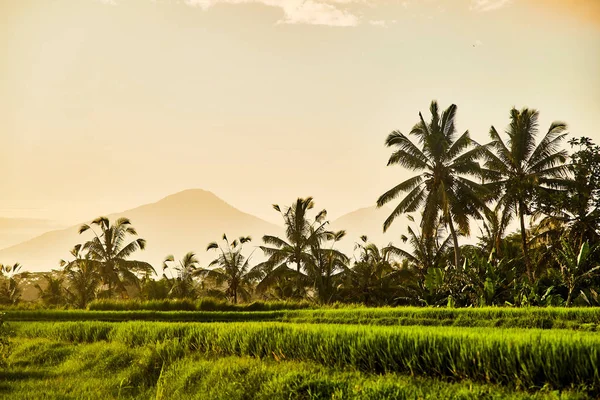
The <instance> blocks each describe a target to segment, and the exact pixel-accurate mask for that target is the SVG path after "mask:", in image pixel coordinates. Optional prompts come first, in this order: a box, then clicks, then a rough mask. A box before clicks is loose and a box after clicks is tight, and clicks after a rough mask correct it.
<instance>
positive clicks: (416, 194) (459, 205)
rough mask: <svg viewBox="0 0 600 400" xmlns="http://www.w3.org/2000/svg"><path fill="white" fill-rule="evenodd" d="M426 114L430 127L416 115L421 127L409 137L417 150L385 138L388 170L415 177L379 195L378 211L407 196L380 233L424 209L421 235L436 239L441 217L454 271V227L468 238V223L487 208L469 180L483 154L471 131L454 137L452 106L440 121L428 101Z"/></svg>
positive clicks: (395, 137)
mask: <svg viewBox="0 0 600 400" xmlns="http://www.w3.org/2000/svg"><path fill="white" fill-rule="evenodd" d="M429 110H430V112H431V121H430V122H429V123H427V122H425V120H424V119H423V115H422V114H421V113H419V118H420V121H419V122H418V123H417V124H416V125H415V126H414V127H413V128H412V130H411V131H410V134H411V135H413V136H415V137H416V138H417V139H418V145H417V144H415V143H413V142H412V141H411V140H410V139H409V138H408V137H407V136H405V135H404V134H403V133H402V132H400V131H393V132H392V133H390V134H389V135H388V137H387V139H386V141H385V144H386V146H387V147H394V148H395V151H394V152H393V153H392V155H391V156H390V158H389V160H388V165H394V164H399V165H401V166H403V167H405V168H407V169H409V170H411V171H417V172H419V174H418V175H416V176H413V177H412V178H409V179H407V180H405V181H403V182H401V183H399V184H398V185H396V186H395V187H393V188H392V189H390V190H388V191H387V192H385V193H384V194H383V195H381V196H380V197H379V199H378V200H377V206H378V207H381V206H383V205H384V204H386V203H388V202H390V201H392V200H394V199H395V198H396V197H398V195H400V194H401V193H406V195H405V196H404V198H403V199H402V200H401V201H400V203H398V205H397V206H396V208H395V209H394V210H393V211H392V213H391V214H390V216H389V217H388V218H387V219H386V220H385V223H384V225H383V230H384V231H386V230H387V229H388V228H389V226H390V225H391V224H392V222H394V220H395V219H396V218H397V217H398V216H399V215H400V214H403V213H410V212H414V211H417V210H418V209H419V208H420V207H421V206H424V209H423V212H422V214H423V219H422V221H421V229H422V231H423V235H424V236H425V237H431V236H433V235H434V233H435V224H436V223H437V221H438V219H439V217H440V215H441V217H442V219H443V222H444V224H445V225H446V226H447V227H448V228H449V230H450V233H451V235H452V239H453V241H454V264H455V266H458V265H459V262H460V253H459V252H460V248H459V246H458V233H457V232H456V228H455V223H456V224H457V225H458V228H459V230H460V232H461V233H463V234H469V218H470V217H472V216H473V217H477V218H481V214H480V210H481V209H483V207H484V203H485V202H484V200H483V199H484V197H483V193H484V189H483V188H482V186H481V185H480V184H479V183H476V182H474V181H472V180H471V179H469V178H468V177H475V176H480V166H479V163H477V161H476V160H477V158H478V157H479V156H480V154H481V152H482V150H481V147H480V146H479V145H477V143H475V142H474V141H473V140H471V137H470V136H469V131H466V132H464V133H463V134H462V135H461V136H459V137H456V127H455V119H456V110H457V107H456V105H454V104H452V105H451V106H450V107H448V109H446V110H445V111H444V112H443V113H442V115H441V116H440V115H439V111H438V105H437V102H435V101H432V102H431V106H430V108H429Z"/></svg>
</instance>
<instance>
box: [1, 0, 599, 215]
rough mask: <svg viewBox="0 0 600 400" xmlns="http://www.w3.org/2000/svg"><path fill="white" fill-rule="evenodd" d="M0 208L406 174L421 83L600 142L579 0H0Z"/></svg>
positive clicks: (78, 209)
mask: <svg viewBox="0 0 600 400" xmlns="http://www.w3.org/2000/svg"><path fill="white" fill-rule="evenodd" d="M0 59H1V60H2V61H1V62H0V94H1V95H0V171H1V178H0V217H30V218H47V219H52V220H56V221H60V222H61V223H65V224H69V223H73V224H74V223H79V222H81V221H83V220H89V219H91V218H93V217H96V216H98V215H101V214H109V213H112V212H118V211H122V210H125V209H128V208H133V207H136V206H138V205H141V204H145V203H150V202H154V201H157V200H159V199H160V198H162V197H164V196H167V195H169V194H172V193H175V192H178V191H180V190H184V189H188V188H202V189H206V190H210V191H212V192H214V193H215V194H217V195H218V196H220V197H221V198H223V199H224V200H226V201H227V202H229V203H230V204H232V205H234V206H236V207H237V208H239V209H241V210H243V211H245V212H249V213H252V214H254V215H256V216H258V217H261V218H264V219H266V220H269V221H273V222H279V221H278V220H279V215H278V214H277V213H275V212H274V211H273V210H272V208H271V204H272V203H280V204H291V203H292V201H293V200H294V199H295V198H297V197H305V196H313V197H314V198H315V201H316V204H317V207H318V208H322V207H325V208H327V209H328V210H329V215H330V216H332V217H336V216H339V215H342V214H344V213H347V212H350V211H353V210H355V209H357V208H360V207H365V206H371V205H374V204H375V201H376V199H377V198H378V196H379V195H380V194H382V193H383V192H384V191H386V190H387V189H389V188H391V187H392V186H393V185H394V184H396V183H398V182H400V181H401V180H403V179H405V178H407V177H409V176H410V175H409V174H410V173H409V172H407V171H405V170H403V169H402V168H401V167H399V166H396V167H386V163H387V158H388V157H389V154H390V150H389V149H386V148H385V147H384V140H385V137H386V136H387V134H388V133H389V132H391V131H392V130H395V129H398V130H400V131H402V132H405V133H408V132H409V131H410V129H411V127H412V126H413V125H414V124H415V123H416V122H417V120H418V113H419V111H422V112H424V113H426V112H427V110H428V107H429V103H430V102H431V100H434V99H435V100H437V101H438V102H439V104H440V106H441V107H443V108H446V107H448V106H449V105H450V104H452V103H454V104H457V106H458V129H459V131H460V132H462V131H465V130H467V129H468V130H469V131H470V132H471V134H472V136H473V137H474V138H475V139H476V140H477V141H480V142H482V143H485V142H486V141H487V139H488V131H489V128H490V126H491V125H494V126H495V127H497V128H498V129H500V130H504V128H505V127H506V125H507V124H508V115H509V110H510V109H511V108H512V107H513V106H516V107H518V108H521V107H531V108H536V109H538V110H539V111H540V128H541V130H542V131H544V130H545V129H547V128H548V127H549V125H550V123H551V122H552V121H554V120H561V121H565V122H567V123H568V124H569V131H570V132H571V135H572V136H575V137H579V136H589V137H592V138H593V139H594V140H596V141H597V142H599V143H600V130H599V129H598V127H599V126H600V73H599V72H598V71H600V1H597V0H569V1H566V0H565V1H563V0H512V1H511V0H403V1H401V0H389V1H388V0H184V1H170V0H155V1H152V0H103V1H101V0H0Z"/></svg>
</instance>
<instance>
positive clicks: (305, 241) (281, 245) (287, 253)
mask: <svg viewBox="0 0 600 400" xmlns="http://www.w3.org/2000/svg"><path fill="white" fill-rule="evenodd" d="M313 207H314V202H313V199H312V197H307V198H306V199H302V198H298V199H297V200H296V202H295V203H294V204H293V205H292V206H291V207H289V208H287V209H285V210H283V211H282V209H281V207H279V206H278V205H277V204H274V205H273V208H274V209H275V210H276V211H277V212H279V213H280V214H281V216H282V217H283V221H284V224H285V236H286V237H285V239H281V238H279V237H277V236H271V235H265V236H263V242H264V243H265V245H268V246H260V248H261V250H262V251H263V252H264V254H265V255H266V256H267V257H269V259H268V261H267V262H266V263H265V264H263V265H262V266H261V267H262V269H263V270H266V274H267V275H269V274H271V275H272V274H273V273H277V274H285V275H288V276H289V275H290V273H289V271H288V270H289V269H292V268H295V270H296V271H295V272H296V274H295V276H296V279H297V288H296V289H297V294H300V292H301V291H302V287H303V279H302V273H303V272H305V269H306V266H307V264H308V263H310V262H311V257H312V255H311V251H312V247H311V246H314V245H316V244H317V243H320V242H321V241H322V240H323V239H325V236H326V234H327V230H326V229H325V227H326V225H327V221H325V218H326V217H327V211H325V210H322V211H320V212H319V213H317V215H316V217H315V218H314V219H312V220H311V219H310V218H309V217H308V211H309V210H311V209H312V208H313Z"/></svg>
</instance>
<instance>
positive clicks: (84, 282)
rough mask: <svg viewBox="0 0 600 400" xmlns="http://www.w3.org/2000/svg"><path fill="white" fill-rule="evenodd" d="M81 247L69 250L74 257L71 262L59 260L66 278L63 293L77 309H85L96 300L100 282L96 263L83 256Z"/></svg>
mask: <svg viewBox="0 0 600 400" xmlns="http://www.w3.org/2000/svg"><path fill="white" fill-rule="evenodd" d="M82 247H83V245H81V244H78V245H76V246H75V247H74V248H73V249H72V250H71V255H72V256H73V257H75V259H74V260H73V261H65V260H60V266H61V267H63V268H64V273H65V275H66V278H67V283H68V284H67V287H65V292H66V295H67V301H68V302H69V303H70V304H73V305H75V306H76V307H77V308H86V307H87V305H88V303H89V302H91V301H92V300H94V299H95V298H96V295H97V292H98V288H99V286H100V283H101V282H102V278H101V276H100V272H99V271H98V269H97V268H96V267H97V263H96V262H94V261H92V260H91V259H90V255H89V253H88V254H84V253H85V251H84V250H83V248H82Z"/></svg>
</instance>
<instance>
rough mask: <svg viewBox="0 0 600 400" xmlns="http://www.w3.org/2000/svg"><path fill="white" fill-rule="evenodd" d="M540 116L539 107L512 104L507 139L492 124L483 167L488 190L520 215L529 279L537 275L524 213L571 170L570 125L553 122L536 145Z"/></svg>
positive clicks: (560, 183)
mask: <svg viewBox="0 0 600 400" xmlns="http://www.w3.org/2000/svg"><path fill="white" fill-rule="evenodd" d="M538 117H539V113H538V111H537V110H533V109H528V108H523V109H522V110H520V111H519V110H517V109H516V108H513V109H512V110H511V111H510V125H509V126H508V128H507V129H506V135H507V136H508V140H507V141H506V142H505V141H504V140H502V137H501V136H500V134H499V133H498V131H497V130H496V128H494V127H493V126H492V127H491V128H490V137H491V139H492V142H490V143H489V144H487V145H486V146H485V151H484V156H485V159H486V161H485V168H484V171H483V172H484V174H485V176H486V178H487V180H488V182H489V183H487V184H486V187H487V188H488V190H489V191H490V192H491V193H493V194H494V196H495V197H496V198H497V199H498V202H499V203H500V204H501V205H502V207H504V208H505V209H506V210H508V212H511V213H512V214H513V215H516V216H517V217H518V219H519V223H520V232H521V247H522V251H523V259H524V262H525V269H526V272H527V277H528V279H529V281H530V282H532V281H533V279H534V277H533V274H532V271H531V265H530V260H529V255H528V249H527V236H526V235H527V234H526V229H525V216H526V215H530V214H531V213H532V209H531V205H532V200H533V199H535V198H538V197H542V196H540V192H542V193H545V194H544V196H543V197H548V196H550V195H551V193H552V192H553V191H556V190H557V189H561V188H564V187H566V185H567V181H566V180H565V179H564V178H565V177H566V175H567V173H568V167H567V166H566V165H565V162H566V160H567V152H566V150H564V149H561V147H560V146H561V144H562V141H563V139H564V138H565V136H566V135H567V133H566V129H567V125H566V124H565V123H563V122H553V123H552V124H551V125H550V128H549V129H548V132H547V133H546V134H545V135H544V137H543V138H542V140H541V141H540V142H539V143H538V144H537V145H536V138H537V135H538V132H539V129H538Z"/></svg>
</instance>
